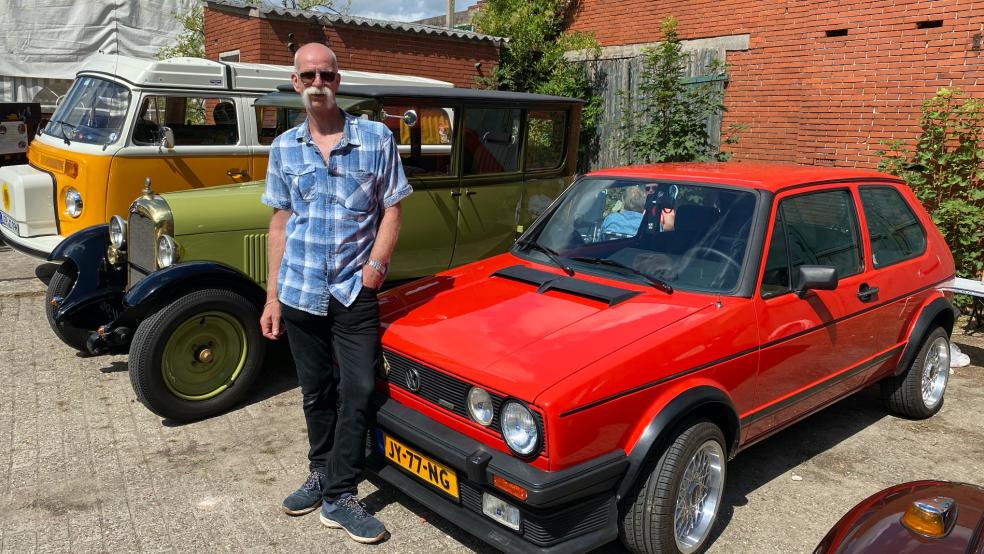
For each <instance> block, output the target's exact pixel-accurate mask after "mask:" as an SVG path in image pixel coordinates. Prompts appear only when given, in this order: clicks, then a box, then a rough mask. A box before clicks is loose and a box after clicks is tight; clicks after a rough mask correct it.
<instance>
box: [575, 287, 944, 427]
mask: <svg viewBox="0 0 984 554" xmlns="http://www.w3.org/2000/svg"><path fill="white" fill-rule="evenodd" d="M952 277H953V276H952V275H951V276H949V277H947V278H946V279H944V280H943V281H939V282H937V283H933V284H931V285H927V286H924V287H921V288H918V289H916V290H913V291H910V292H907V293H905V294H902V295H899V296H897V297H895V298H892V299H891V300H886V301H884V302H881V303H879V304H875V305H873V306H869V307H867V308H865V309H863V310H858V311H856V312H854V313H852V314H849V315H846V316H844V317H841V318H839V319H834V320H831V321H827V322H825V323H821V324H820V325H817V326H814V327H811V328H809V329H805V330H803V331H800V332H798V333H793V334H792V335H789V336H788V337H783V338H781V339H776V340H774V341H771V342H767V343H765V344H760V345H758V346H756V347H753V348H749V349H747V350H742V351H741V352H738V353H737V354H731V355H730V356H725V357H723V358H718V359H717V360H713V361H710V362H707V363H706V364H702V365H699V366H697V367H692V368H690V369H685V370H683V371H678V372H676V373H672V374H670V375H667V376H665V377H662V378H660V379H656V380H655V381H650V382H648V383H643V384H641V385H637V386H635V387H632V388H631V389H626V390H624V391H621V392H617V393H615V394H612V395H609V396H606V397H604V398H600V399H598V400H595V401H593V402H589V403H587V404H584V405H582V406H578V407H576V408H573V409H570V410H567V411H566V412H563V413H561V414H560V417H567V416H569V415H573V414H576V413H578V412H583V411H584V410H588V409H591V408H594V407H596V406H599V405H601V404H604V403H606V402H610V401H612V400H616V399H618V398H621V397H623V396H626V395H629V394H633V393H636V392H639V391H642V390H645V389H648V388H650V387H655V386H656V385H660V384H662V383H665V382H667V381H672V380H673V379H679V378H680V377H684V376H687V375H690V374H691V373H694V372H697V371H700V370H702V369H707V368H709V367H712V366H715V365H717V364H721V363H724V362H727V361H730V360H733V359H735V358H738V357H741V356H744V355H746V354H751V353H753V352H757V351H759V350H764V349H766V348H771V347H773V346H776V345H778V344H782V343H783V342H786V341H790V340H793V339H795V338H798V337H801V336H803V335H806V334H809V333H812V332H814V331H817V330H820V329H824V328H826V327H830V326H831V325H834V324H836V323H840V322H841V321H845V320H848V319H850V318H852V317H857V316H859V315H862V314H865V313H867V312H870V311H871V310H875V309H878V308H881V307H883V306H885V305H886V304H891V303H893V302H897V301H899V300H901V299H903V298H906V297H907V296H912V295H913V294H919V293H920V292H923V291H926V290H929V289H933V288H937V287H939V286H940V284H942V283H945V282H946V281H948V280H950V279H951V278H952ZM941 300H944V299H942V298H940V299H938V300H935V301H934V303H935V302H938V301H941ZM944 301H945V300H944ZM947 305H949V302H947ZM950 309H951V310H952V307H951V308H950ZM937 313H939V312H938V311H937V312H935V313H934V314H933V316H932V317H931V318H929V320H928V321H932V319H933V318H935V317H936V314H937ZM928 321H927V325H928ZM913 336H915V332H913ZM914 355H915V354H913V356H914ZM901 367H906V366H901ZM896 371H897V372H898V371H899V370H896ZM897 374H898V373H896V375H897Z"/></svg>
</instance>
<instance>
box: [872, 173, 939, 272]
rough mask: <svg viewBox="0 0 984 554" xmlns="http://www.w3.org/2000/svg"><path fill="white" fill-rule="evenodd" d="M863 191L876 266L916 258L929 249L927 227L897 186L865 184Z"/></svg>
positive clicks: (873, 259) (873, 258)
mask: <svg viewBox="0 0 984 554" xmlns="http://www.w3.org/2000/svg"><path fill="white" fill-rule="evenodd" d="M859 192H860V195H861V208H862V210H863V211H864V218H865V220H866V221H867V222H868V240H869V241H870V242H871V257H872V261H873V262H874V266H875V267H876V268H878V267H885V266H887V265H891V264H894V263H897V262H901V261H903V260H908V259H909V258H915V257H916V256H919V255H920V254H922V253H923V252H925V251H926V230H925V229H923V227H922V225H921V224H920V223H919V219H918V218H917V217H916V214H915V212H913V211H912V208H911V207H910V206H909V204H908V202H906V201H905V198H903V197H902V195H901V194H899V192H898V191H897V190H895V189H893V188H890V187H861V188H860V189H859Z"/></svg>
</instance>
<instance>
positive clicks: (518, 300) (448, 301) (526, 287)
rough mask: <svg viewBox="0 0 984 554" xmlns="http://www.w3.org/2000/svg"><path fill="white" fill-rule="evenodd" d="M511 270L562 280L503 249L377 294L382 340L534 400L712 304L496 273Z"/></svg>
mask: <svg viewBox="0 0 984 554" xmlns="http://www.w3.org/2000/svg"><path fill="white" fill-rule="evenodd" d="M512 267H523V268H529V269H531V270H533V271H536V272H546V273H549V274H551V275H554V276H557V277H561V278H563V277H564V275H563V273H562V272H560V271H559V270H557V271H554V270H553V268H548V267H545V266H540V265H537V264H530V263H527V262H525V261H523V260H520V259H518V258H516V257H513V256H511V255H509V254H504V255H502V256H497V257H495V258H490V259H488V260H484V261H481V262H476V263H474V264H470V265H468V266H463V267H461V268H459V269H457V270H451V271H448V272H445V273H443V274H439V275H436V276H434V277H429V278H425V279H422V280H419V281H415V282H413V283H411V284H409V285H405V286H403V287H400V288H398V289H394V290H392V291H390V292H388V293H386V294H384V295H382V297H381V299H380V309H381V316H382V321H383V328H384V335H383V344H384V347H386V348H389V349H392V350H395V351H397V352H399V353H402V354H404V355H408V356H410V357H412V358H415V359H417V360H419V361H420V362H423V363H425V364H427V365H430V366H433V367H436V368H439V369H442V370H444V371H447V372H450V373H453V374H455V375H457V376H458V377H461V378H462V379H464V380H466V381H471V382H473V383H476V384H480V385H482V386H485V387H488V388H491V389H493V390H495V391H498V392H500V393H505V394H508V395H510V396H516V397H518V398H521V399H523V400H526V401H531V402H532V401H534V400H535V399H536V397H537V396H538V395H539V394H540V393H541V392H543V391H544V390H546V389H547V388H549V387H550V386H551V385H553V384H555V383H557V382H558V381H560V380H561V379H563V378H565V377H567V376H569V375H571V374H572V373H574V372H576V371H578V370H579V369H581V368H582V367H584V366H585V365H587V364H589V363H591V362H593V361H595V360H597V359H599V358H601V357H603V356H604V355H606V354H608V353H610V352H612V351H614V350H616V349H618V348H620V347H621V346H623V345H625V344H628V343H630V342H633V341H636V340H638V339H639V338H641V337H643V336H645V335H648V334H651V333H654V332H657V331H658V330H659V329H662V328H663V327H665V326H667V325H670V324H672V323H675V322H678V321H680V320H682V319H685V318H687V317H689V316H691V315H693V314H695V313H697V312H698V311H700V310H702V309H705V308H707V307H710V305H711V303H712V299H711V298H710V297H708V296H702V295H694V294H686V293H679V292H677V293H674V294H672V295H667V294H666V293H663V292H661V291H658V290H656V289H654V288H651V287H648V286H643V285H635V284H631V283H626V282H621V281H615V280H610V279H602V278H599V277H593V276H591V275H587V274H584V273H578V274H577V276H576V277H575V278H574V279H576V280H578V281H582V282H587V283H594V284H601V285H605V286H608V287H613V288H618V289H622V290H624V291H627V292H629V293H632V294H634V296H632V297H631V298H629V299H627V300H623V301H621V302H617V303H615V304H613V305H609V304H608V303H607V302H605V301H601V300H597V299H592V298H587V297H584V296H581V295H578V294H572V293H569V292H566V291H562V290H549V291H546V292H539V291H538V288H539V287H538V286H537V285H535V284H531V283H529V282H522V281H518V280H515V279H511V278H504V277H500V276H493V275H492V274H493V273H495V272H497V271H499V270H502V269H505V268H512Z"/></svg>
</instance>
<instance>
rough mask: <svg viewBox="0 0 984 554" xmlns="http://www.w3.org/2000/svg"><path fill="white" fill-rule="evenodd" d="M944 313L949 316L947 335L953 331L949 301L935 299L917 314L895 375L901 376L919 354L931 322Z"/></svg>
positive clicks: (951, 306) (951, 309) (951, 305)
mask: <svg viewBox="0 0 984 554" xmlns="http://www.w3.org/2000/svg"><path fill="white" fill-rule="evenodd" d="M946 312H949V314H950V316H949V321H950V328H949V329H946V333H947V334H948V335H949V334H950V333H951V332H952V331H953V319H954V318H953V315H952V314H953V304H951V303H950V301H949V300H947V299H946V298H937V299H936V300H933V301H932V302H930V303H929V305H928V306H926V307H925V308H923V309H922V311H921V312H920V313H919V317H918V318H916V324H915V325H913V326H912V332H911V333H909V337H908V341H907V343H906V345H905V351H904V352H903V353H902V357H901V358H900V359H899V365H898V366H897V367H896V368H895V375H901V374H902V372H903V371H905V370H906V368H908V367H909V366H910V365H912V360H913V359H914V358H915V357H916V354H918V353H919V348H920V347H921V346H922V338H923V337H924V336H926V333H928V332H929V326H930V325H932V323H933V321H934V320H935V319H936V316H938V315H940V314H941V313H946Z"/></svg>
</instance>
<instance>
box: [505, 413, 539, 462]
mask: <svg viewBox="0 0 984 554" xmlns="http://www.w3.org/2000/svg"><path fill="white" fill-rule="evenodd" d="M500 422H501V426H502V438H503V439H504V440H505V441H506V446H508V447H509V449H510V450H512V451H513V453H514V454H516V455H517V456H520V457H523V458H529V457H532V456H533V455H535V454H536V453H537V451H538V450H539V449H540V428H539V427H538V426H537V422H536V419H535V418H534V417H533V412H531V411H530V409H529V408H527V407H526V406H524V405H523V404H520V403H519V402H516V401H515V400H509V401H507V402H506V403H505V404H503V406H502V416H501V418H500Z"/></svg>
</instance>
